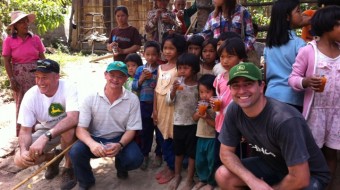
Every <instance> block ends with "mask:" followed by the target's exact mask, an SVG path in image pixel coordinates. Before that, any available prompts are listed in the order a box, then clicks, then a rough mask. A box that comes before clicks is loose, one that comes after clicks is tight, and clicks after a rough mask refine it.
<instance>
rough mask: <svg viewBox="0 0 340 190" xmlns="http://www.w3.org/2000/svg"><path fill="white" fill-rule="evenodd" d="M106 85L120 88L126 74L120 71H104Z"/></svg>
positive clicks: (125, 78)
mask: <svg viewBox="0 0 340 190" xmlns="http://www.w3.org/2000/svg"><path fill="white" fill-rule="evenodd" d="M105 79H106V86H107V87H109V88H112V89H121V88H122V86H123V85H124V83H125V82H126V80H127V76H126V75H125V74H124V73H122V72H120V71H110V72H105Z"/></svg>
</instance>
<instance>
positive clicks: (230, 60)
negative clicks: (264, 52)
mask: <svg viewBox="0 0 340 190" xmlns="http://www.w3.org/2000/svg"><path fill="white" fill-rule="evenodd" d="M220 61H221V65H222V67H223V68H224V69H225V70H227V71H229V70H230V69H231V68H232V67H233V66H235V65H237V64H239V63H240V61H242V60H241V59H240V58H238V56H237V55H232V54H229V53H228V52H227V51H226V50H225V49H224V50H223V51H222V53H221V56H220Z"/></svg>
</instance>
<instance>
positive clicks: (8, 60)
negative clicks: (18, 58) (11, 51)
mask: <svg viewBox="0 0 340 190" xmlns="http://www.w3.org/2000/svg"><path fill="white" fill-rule="evenodd" d="M11 60H12V58H11V57H10V56H4V62H5V69H6V73H7V75H8V79H9V82H10V83H11V89H12V90H13V91H15V92H17V91H19V88H20V85H19V84H18V83H17V81H16V80H15V78H14V75H13V65H12V63H11Z"/></svg>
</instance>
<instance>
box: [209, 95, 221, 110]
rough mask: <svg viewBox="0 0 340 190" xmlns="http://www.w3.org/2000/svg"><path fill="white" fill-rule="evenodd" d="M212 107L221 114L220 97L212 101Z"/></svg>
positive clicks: (212, 98)
mask: <svg viewBox="0 0 340 190" xmlns="http://www.w3.org/2000/svg"><path fill="white" fill-rule="evenodd" d="M210 103H211V107H213V109H214V111H215V112H216V113H220V110H221V104H222V100H221V98H220V97H219V96H213V97H211V99H210Z"/></svg>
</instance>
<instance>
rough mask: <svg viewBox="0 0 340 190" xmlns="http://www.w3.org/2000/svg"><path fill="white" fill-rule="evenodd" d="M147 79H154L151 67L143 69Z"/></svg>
mask: <svg viewBox="0 0 340 190" xmlns="http://www.w3.org/2000/svg"><path fill="white" fill-rule="evenodd" d="M143 72H144V75H145V79H151V78H152V69H151V68H150V67H144V69H143Z"/></svg>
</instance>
